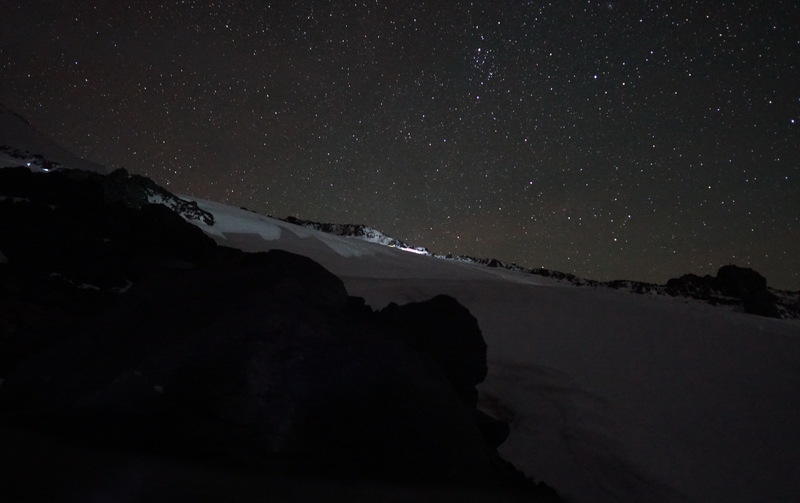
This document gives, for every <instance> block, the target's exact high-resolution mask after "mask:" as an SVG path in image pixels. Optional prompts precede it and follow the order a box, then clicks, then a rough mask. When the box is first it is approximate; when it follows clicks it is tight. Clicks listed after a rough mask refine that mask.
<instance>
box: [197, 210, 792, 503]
mask: <svg viewBox="0 0 800 503" xmlns="http://www.w3.org/2000/svg"><path fill="white" fill-rule="evenodd" d="M198 203H199V205H200V207H201V208H203V209H205V210H207V211H210V212H211V213H213V214H214V216H215V220H216V224H215V225H214V226H207V225H205V224H202V223H198V222H197V221H193V222H192V223H194V224H195V225H198V226H199V227H200V228H202V229H203V230H204V231H206V232H207V233H208V234H209V235H211V236H212V237H214V239H215V240H217V242H218V243H220V244H223V245H227V246H233V247H237V248H241V249H243V250H246V251H259V250H268V249H273V248H277V249H283V250H287V251H292V252H295V253H301V254H303V255H306V256H309V257H311V258H313V259H314V260H316V261H318V262H320V263H322V264H323V265H324V266H325V267H327V268H328V269H329V270H331V271H332V272H334V273H335V274H337V275H339V276H340V277H342V279H343V280H344V282H345V285H346V286H347V289H348V291H349V292H350V294H351V295H358V296H362V297H364V298H365V299H366V301H367V303H368V304H370V305H371V306H372V307H374V308H380V307H383V306H384V305H386V304H387V303H389V302H398V303H402V302H406V301H414V300H423V299H427V298H430V297H432V296H434V295H436V294H439V293H446V294H449V295H452V296H454V297H456V298H457V299H458V300H459V301H460V302H462V303H463V304H464V305H466V306H467V307H468V308H469V309H470V311H471V312H472V313H473V315H475V316H476V318H477V319H478V322H479V323H480V326H481V328H482V330H483V333H484V337H485V338H486V341H487V343H488V346H489V359H490V369H489V376H488V378H487V380H486V382H485V383H484V384H483V385H482V389H481V393H482V403H483V404H484V407H485V408H486V409H487V410H490V411H492V412H493V413H494V414H496V415H498V416H501V417H504V418H506V419H509V420H510V421H511V426H512V433H511V436H510V437H509V439H508V440H507V441H506V443H505V444H504V445H503V446H501V449H500V451H501V454H503V455H504V456H505V457H506V458H507V459H508V460H510V461H511V462H513V463H514V464H515V465H516V466H517V467H518V468H520V469H522V470H523V471H525V472H526V473H528V474H529V475H531V476H534V477H536V479H537V480H544V481H546V482H547V483H548V484H550V485H552V486H553V487H555V488H556V489H557V490H558V491H559V493H560V494H562V495H563V496H565V497H567V498H569V499H571V500H574V501H577V502H590V501H591V502H606V501H607V502H641V501H648V502H658V501H665V502H667V501H669V502H672V501H694V502H713V501H720V502H723V501H724V502H752V501H776V502H777V501H797V497H798V496H797V495H798V494H800V428H798V424H800V400H798V393H799V392H800V365H798V362H800V324H798V322H797V321H796V320H776V319H770V318H763V317H757V316H752V315H746V314H743V313H737V312H730V311H726V310H720V309H715V308H713V307H711V306H708V305H706V304H704V303H702V302H699V301H693V300H687V299H678V298H670V297H663V296H643V295H634V294H631V293H627V292H622V291H614V290H607V289H593V288H577V287H574V286H572V285H570V284H569V283H566V282H560V281H559V280H556V279H553V278H545V277H538V276H531V275H525V274H521V273H517V272H514V271H508V270H504V269H492V268H486V267H483V266H480V265H476V264H470V263H461V262H448V261H441V260H437V259H435V258H433V257H428V256H422V255H418V254H414V253H408V252H404V251H402V250H399V249H397V248H390V247H386V246H382V245H380V244H373V243H369V242H365V241H361V240H357V239H350V238H345V237H337V236H333V235H330V234H324V233H321V232H318V231H315V230H313V229H310V228H303V227H298V226H295V225H292V224H289V223H287V222H283V221H280V220H276V219H271V218H268V217H264V216H260V215H257V214H255V213H252V212H248V211H245V210H239V209H235V208H232V207H229V206H225V205H221V204H218V203H213V202H209V201H201V200H198Z"/></svg>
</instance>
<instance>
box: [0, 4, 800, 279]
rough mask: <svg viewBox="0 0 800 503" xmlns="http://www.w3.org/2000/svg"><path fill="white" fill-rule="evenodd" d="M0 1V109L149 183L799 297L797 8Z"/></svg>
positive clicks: (427, 241) (462, 242)
mask: <svg viewBox="0 0 800 503" xmlns="http://www.w3.org/2000/svg"><path fill="white" fill-rule="evenodd" d="M0 11H1V12H2V13H1V14H0V69H1V70H2V78H1V79H0V103H3V104H4V105H6V106H7V107H9V108H11V109H12V110H14V111H16V112H18V113H19V114H21V115H23V116H24V117H26V118H27V119H28V120H30V121H31V123H33V124H34V125H35V126H36V127H37V128H38V129H40V130H41V131H42V132H44V133H45V134H47V135H49V136H51V137H53V138H54V139H55V140H56V141H57V142H59V143H61V144H62V145H64V146H65V147H67V148H68V149H70V150H72V151H73V152H75V153H76V154H79V155H81V156H83V157H86V158H88V159H91V160H95V161H98V162H100V163H103V164H105V165H106V166H109V167H110V168H115V167H125V168H127V169H128V170H129V171H131V172H135V173H140V174H144V175H147V176H149V177H151V178H153V179H154V180H155V181H156V182H158V183H159V184H161V185H164V186H165V187H167V188H168V189H170V190H171V191H173V192H177V193H183V194H190V195H194V196H197V197H203V198H209V199H214V200H218V201H221V202H225V203H228V204H232V205H234V206H244V207H247V208H249V209H252V210H255V211H258V212H259V213H263V214H270V215H275V216H279V217H285V216H287V215H295V216H298V217H301V218H306V219H312V220H318V221H325V222H341V223H345V222H347V223H366V224H369V225H372V226H374V227H377V228H378V229H381V230H383V231H384V232H386V233H388V234H390V235H392V236H395V237H397V238H400V239H403V240H405V241H407V242H410V243H412V244H415V245H421V246H427V247H429V248H430V249H432V250H434V251H436V252H442V253H446V252H453V253H462V254H469V255H473V256H479V257H495V258H499V259H501V260H505V261H509V262H516V263H518V264H520V265H525V266H529V267H547V268H550V269H556V270H560V271H565V272H571V273H575V274H578V275H579V276H584V277H589V278H593V279H599V280H607V279H619V278H627V279H637V280H644V281H652V282H660V283H663V282H664V281H666V279H668V278H669V277H673V276H678V275H681V274H683V273H687V272H693V273H696V274H706V273H711V274H714V273H715V272H716V270H717V268H718V267H719V266H721V265H725V264H729V263H735V264H737V265H740V266H746V267H752V268H754V269H756V270H757V271H759V272H761V273H762V274H763V275H765V276H766V277H767V279H768V280H769V283H770V285H772V286H775V287H778V288H791V289H800V266H798V264H799V263H800V2H797V0H765V1H761V2H753V1H722V0H709V1H701V2H693V1H681V2H678V1H667V0H661V1H648V0H640V1H630V0H619V1H614V0H610V1H603V2H596V1H568V0H565V1H554V2H516V1H510V0H509V1H494V2H479V1H474V2H452V1H429V2H411V1H399V0H397V1H384V0H379V1H358V2H345V1H301V0H292V1H281V2H271V3H270V2H263V1H241V2H226V1H217V2H211V1H205V2H200V1H170V2H153V1H140V0H137V1H135V2H134V1H132V2H116V1H114V2H112V1H107V2H87V1H83V0H81V1H35V0H33V1H31V0H25V1H18V2H10V1H9V2H3V4H2V7H1V8H0ZM0 143H2V141H1V139H0Z"/></svg>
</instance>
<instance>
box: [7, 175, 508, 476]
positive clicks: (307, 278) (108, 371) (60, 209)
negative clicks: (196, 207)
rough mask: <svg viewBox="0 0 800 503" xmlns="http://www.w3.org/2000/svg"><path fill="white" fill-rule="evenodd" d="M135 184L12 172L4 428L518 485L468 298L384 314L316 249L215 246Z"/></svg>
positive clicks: (342, 470)
mask: <svg viewBox="0 0 800 503" xmlns="http://www.w3.org/2000/svg"><path fill="white" fill-rule="evenodd" d="M132 180H133V181H132ZM139 182H140V180H138V179H136V178H135V177H132V176H131V175H129V174H128V173H126V172H124V171H118V172H114V173H113V174H112V175H109V176H108V177H101V176H100V175H97V174H94V173H88V174H87V173H69V174H64V173H62V172H57V173H49V174H36V175H34V174H31V173H28V172H24V171H23V170H0V191H2V192H3V193H2V194H0V195H5V196H8V197H9V198H7V199H6V200H3V201H0V229H2V233H0V250H2V251H3V254H4V256H5V257H6V258H7V263H4V264H2V267H0V281H2V283H0V284H2V290H0V294H2V295H0V328H2V329H3V333H0V355H2V356H1V357H0V377H2V378H3V379H4V381H3V385H2V387H0V420H2V421H5V422H10V423H14V424H25V425H26V426H30V427H35V428H40V429H42V430H45V431H55V432H59V434H61V435H66V436H68V437H76V438H83V439H87V440H88V441H95V442H98V443H101V444H103V445H116V446H123V447H125V448H128V449H143V450H147V451H148V452H158V453H161V454H165V455H170V456H188V457H191V458H200V459H210V460H220V459H224V460H227V461H226V462H235V463H255V464H257V465H259V466H261V465H265V466H281V467H283V468H282V469H288V470H294V471H298V470H299V471H305V470H312V469H313V470H314V471H317V472H321V473H328V474H349V475H361V474H371V475H373V476H376V477H403V478H406V477H411V478H415V479H434V480H445V479H447V480H486V481H495V482H497V481H500V480H507V479H509V478H511V479H513V478H514V477H517V478H518V477H520V475H519V474H518V473H517V472H515V471H514V470H513V468H511V467H510V466H508V465H507V464H505V463H504V462H502V460H500V458H499V457H498V455H497V453H496V451H495V448H496V447H497V445H499V443H500V442H502V441H503V439H504V438H505V436H506V435H507V433H508V430H507V426H506V425H504V424H502V423H500V422H498V421H496V420H492V419H491V418H488V417H486V416H484V415H482V414H481V413H480V412H478V411H477V409H476V400H477V391H476V389H475V386H476V384H478V383H480V382H481V381H482V380H483V379H484V377H485V375H486V371H487V365H486V344H485V342H484V340H483V337H482V335H481V332H480V329H479V327H478V324H477V321H476V320H475V318H474V317H473V316H472V315H471V314H470V313H469V311H468V310H467V309H466V308H464V307H463V306H461V305H460V304H459V303H458V302H457V301H456V300H455V299H453V298H450V297H446V296H439V297H436V298H434V299H431V300H430V301H427V302H420V303H414V304H409V305H406V306H397V305H391V306H389V307H387V308H386V309H384V310H383V311H381V312H380V313H374V312H372V310H371V309H370V308H369V307H367V306H366V305H365V304H364V301H363V299H358V298H354V297H350V296H349V295H348V294H347V291H346V290H345V288H344V285H343V283H342V281H341V280H340V279H339V278H338V277H336V276H335V275H333V274H331V273H330V272H329V271H327V270H326V269H325V268H323V267H322V266H321V265H319V264H317V263H316V262H314V261H312V260H310V259H308V258H306V257H302V256H299V255H294V254H291V253H287V252H283V251H277V250H273V251H270V252H268V253H258V254H247V253H244V252H241V251H238V250H233V249H229V248H222V247H218V246H217V245H215V244H214V242H213V241H212V240H210V239H209V238H208V237H206V236H205V235H204V234H203V233H202V232H201V231H200V230H199V229H198V228H197V227H195V226H192V225H190V224H188V223H186V222H185V221H184V218H182V217H181V216H180V215H179V214H178V212H176V210H175V209H174V208H170V207H168V206H165V205H155V204H151V203H150V202H149V199H147V198H144V196H143V194H147V193H148V190H149V189H148V187H149V183H147V182H145V183H142V184H139ZM131 184H133V185H131ZM110 187H111V188H110ZM137 187H138V188H137ZM140 189H141V190H140ZM11 198H13V199H11Z"/></svg>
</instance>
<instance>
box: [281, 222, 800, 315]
mask: <svg viewBox="0 0 800 503" xmlns="http://www.w3.org/2000/svg"><path fill="white" fill-rule="evenodd" d="M282 220H283V221H285V222H288V223H291V224H295V225H299V226H301V227H307V228H311V229H314V230H317V231H320V232H325V233H328V234H333V235H336V236H343V237H350V238H354V239H360V240H363V241H368V242H371V243H377V244H382V245H384V246H391V247H394V248H398V249H401V250H404V251H410V252H413V253H418V254H421V255H427V256H430V257H434V258H437V259H441V260H452V261H457V262H466V263H471V264H479V265H483V266H486V267H493V268H499V269H506V270H509V271H515V272H521V273H524V274H534V275H538V276H543V277H549V278H554V279H557V280H560V281H564V282H567V283H570V284H572V285H575V286H579V287H594V288H611V289H614V290H625V291H629V292H631V293H636V294H647V295H668V296H671V297H687V298H692V299H698V300H703V301H705V302H708V303H709V304H712V305H715V306H716V305H720V306H732V307H734V308H737V307H738V308H741V309H743V310H744V311H745V312H748V313H751V314H757V315H760V316H768V317H772V318H800V292H786V291H781V290H775V289H773V288H767V280H766V279H765V278H764V277H763V276H761V275H760V274H759V273H757V272H756V271H753V270H752V269H748V268H743V267H737V266H735V265H726V266H723V267H721V268H720V270H719V272H718V273H717V276H716V277H715V276H710V275H706V276H704V277H700V276H697V275H694V274H684V275H682V276H680V277H678V278H672V279H670V280H668V281H667V283H666V284H665V285H658V284H654V283H646V282H643V281H633V280H619V279H618V280H611V281H597V280H593V279H587V278H581V277H578V276H576V275H574V274H570V273H565V272H561V271H553V270H550V269H545V268H541V267H534V268H528V267H523V266H520V265H517V264H515V263H508V262H503V261H502V260H498V259H496V258H476V257H472V256H469V255H454V254H451V253H447V254H441V253H434V252H431V251H430V250H429V249H428V248H426V247H424V246H414V245H410V244H408V243H406V242H404V241H402V240H400V239H397V238H394V237H392V236H389V235H388V234H386V233H384V232H382V231H380V230H378V229H375V228H374V227H370V226H368V225H363V224H337V223H323V222H314V221H311V220H303V219H300V218H297V217H293V216H289V217H287V218H285V219H282ZM732 283H733V284H734V286H731V284H732Z"/></svg>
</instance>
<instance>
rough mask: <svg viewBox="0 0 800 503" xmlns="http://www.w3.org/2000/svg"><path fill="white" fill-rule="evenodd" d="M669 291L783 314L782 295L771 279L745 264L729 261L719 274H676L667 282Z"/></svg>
mask: <svg viewBox="0 0 800 503" xmlns="http://www.w3.org/2000/svg"><path fill="white" fill-rule="evenodd" d="M666 292H667V293H668V294H670V295H679V296H684V297H692V298H696V299H702V300H706V301H708V302H711V303H714V304H728V305H739V304H741V306H742V308H743V309H744V311H745V312H746V313H751V314H756V315H760V316H768V317H772V318H780V311H779V309H778V297H777V296H776V295H775V294H773V293H772V292H770V291H769V289H768V288H767V280H766V279H765V278H764V277H763V276H762V275H761V274H759V273H758V272H756V271H754V270H753V269H749V268H745V267H738V266H735V265H726V266H723V267H721V268H720V269H719V270H718V271H717V275H716V276H711V275H706V276H702V277H701V276H697V275H695V274H685V275H683V276H681V277H679V278H672V279H670V280H669V281H668V282H667V285H666Z"/></svg>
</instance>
